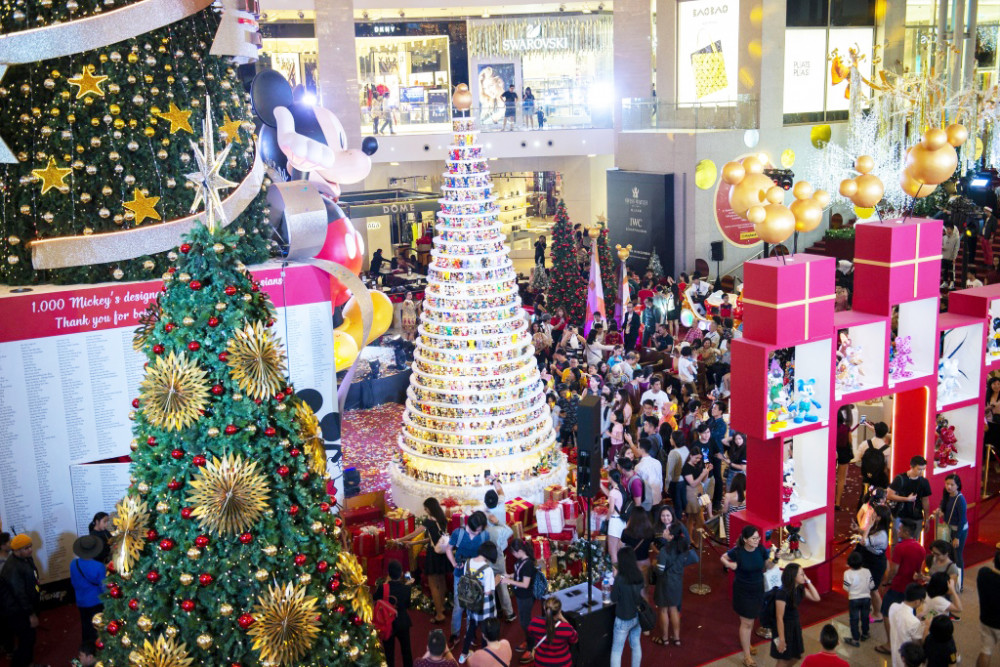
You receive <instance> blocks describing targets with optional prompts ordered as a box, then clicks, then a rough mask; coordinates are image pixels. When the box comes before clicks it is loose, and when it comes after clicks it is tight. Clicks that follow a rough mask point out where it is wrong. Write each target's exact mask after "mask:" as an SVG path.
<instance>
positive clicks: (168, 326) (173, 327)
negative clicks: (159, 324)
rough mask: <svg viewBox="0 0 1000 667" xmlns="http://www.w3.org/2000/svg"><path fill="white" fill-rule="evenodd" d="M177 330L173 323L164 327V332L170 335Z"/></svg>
mask: <svg viewBox="0 0 1000 667" xmlns="http://www.w3.org/2000/svg"><path fill="white" fill-rule="evenodd" d="M176 328H177V325H176V324H174V323H173V322H167V323H166V324H164V325H163V330H164V331H166V332H167V333H170V332H171V331H173V330H174V329H176Z"/></svg>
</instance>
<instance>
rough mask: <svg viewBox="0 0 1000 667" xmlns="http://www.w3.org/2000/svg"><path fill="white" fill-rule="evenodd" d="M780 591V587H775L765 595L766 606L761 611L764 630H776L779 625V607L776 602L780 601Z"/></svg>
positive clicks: (761, 623)
mask: <svg viewBox="0 0 1000 667" xmlns="http://www.w3.org/2000/svg"><path fill="white" fill-rule="evenodd" d="M780 590H781V587H780V586H775V587H774V588H772V589H771V590H769V591H767V592H766V593H764V604H763V606H761V609H760V625H761V627H763V628H768V629H769V630H774V629H775V626H777V625H778V606H777V604H776V602H777V600H778V591H780Z"/></svg>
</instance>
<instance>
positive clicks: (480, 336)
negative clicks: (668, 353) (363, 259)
mask: <svg viewBox="0 0 1000 667" xmlns="http://www.w3.org/2000/svg"><path fill="white" fill-rule="evenodd" d="M458 104H459V103H458V102H456V105H455V106H456V108H460V107H459V106H458ZM452 123H453V127H454V132H455V142H454V144H452V145H451V146H450V148H449V153H448V160H447V165H448V170H447V171H446V172H445V173H444V185H443V186H442V188H441V194H442V195H443V196H442V198H441V199H440V200H439V201H440V202H441V211H440V212H439V213H438V222H437V226H436V230H437V235H436V236H435V237H434V247H433V250H432V251H431V258H432V261H431V264H430V266H429V267H428V271H427V281H428V286H427V290H426V292H425V299H424V308H423V314H422V316H421V321H420V325H419V327H418V332H419V337H418V338H417V341H416V351H415V352H414V356H413V375H412V377H411V379H410V387H409V389H408V390H407V399H406V410H405V412H404V413H403V430H402V433H401V434H400V436H399V447H400V450H401V456H400V460H398V461H396V462H394V463H393V464H392V467H391V470H390V476H391V480H392V494H393V500H394V501H395V503H396V505H397V506H398V507H404V508H406V509H409V510H410V511H412V512H414V513H415V514H418V515H419V514H421V512H422V509H421V508H422V506H423V501H424V499H426V498H428V497H435V498H438V499H439V500H440V499H441V498H444V497H447V496H451V497H453V498H455V499H456V500H458V501H459V502H460V503H462V502H466V501H468V502H477V503H479V502H482V500H483V496H484V494H485V492H486V490H487V489H488V488H489V484H488V483H487V481H486V478H485V474H486V472H487V471H489V473H490V474H491V475H495V476H497V477H498V478H499V480H500V481H501V483H502V484H503V487H504V491H505V493H506V495H507V497H508V498H509V499H512V498H515V497H521V498H524V499H525V500H528V501H530V502H535V503H538V502H541V501H542V499H543V496H544V489H545V487H546V486H548V485H550V484H565V482H566V458H565V456H563V455H562V453H561V451H560V449H559V446H558V444H557V443H556V440H555V432H554V430H553V428H552V417H551V414H550V412H549V407H548V405H547V403H546V401H545V393H544V387H543V385H542V382H541V378H540V376H539V372H538V366H537V364H536V362H535V358H534V351H535V350H534V347H533V346H532V344H531V331H530V329H529V326H528V319H527V317H526V314H525V312H524V310H523V309H522V308H521V298H520V297H519V296H518V291H517V282H516V274H515V272H514V267H513V264H512V263H511V261H510V257H509V254H510V248H509V247H508V246H507V245H505V244H504V236H503V231H502V229H501V223H500V221H499V219H498V211H499V209H498V207H497V205H496V203H495V200H496V198H495V197H494V195H493V185H492V181H491V180H490V174H489V170H488V168H487V162H486V158H485V157H483V155H482V147H481V146H480V145H479V144H477V143H476V137H477V134H478V133H477V132H476V131H475V130H474V123H473V120H472V119H471V118H455V119H454V120H453V121H452Z"/></svg>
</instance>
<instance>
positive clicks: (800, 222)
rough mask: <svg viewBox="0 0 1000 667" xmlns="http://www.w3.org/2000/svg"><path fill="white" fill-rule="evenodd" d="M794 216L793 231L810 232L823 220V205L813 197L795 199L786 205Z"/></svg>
mask: <svg viewBox="0 0 1000 667" xmlns="http://www.w3.org/2000/svg"><path fill="white" fill-rule="evenodd" d="M788 210H790V211H791V212H792V215H794V216H795V231H797V232H811V231H812V230H814V229H816V228H817V227H819V223H820V222H822V221H823V207H822V206H821V205H820V203H819V202H817V201H816V200H815V199H813V198H811V197H809V198H806V199H796V200H795V201H793V202H792V203H791V205H790V206H789V207H788Z"/></svg>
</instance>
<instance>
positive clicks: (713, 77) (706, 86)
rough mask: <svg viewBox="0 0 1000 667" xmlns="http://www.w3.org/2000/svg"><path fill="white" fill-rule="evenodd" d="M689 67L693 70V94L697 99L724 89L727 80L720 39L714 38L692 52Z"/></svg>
mask: <svg viewBox="0 0 1000 667" xmlns="http://www.w3.org/2000/svg"><path fill="white" fill-rule="evenodd" d="M691 68H692V69H693V70H694V94H695V97H697V98H698V99H701V98H703V97H705V96H707V95H711V94H712V93H716V92H718V91H720V90H723V89H725V87H726V86H727V85H728V83H729V81H728V79H727V78H726V59H725V58H724V57H723V55H722V41H721V40H716V41H714V42H712V43H710V44H709V45H708V46H706V47H704V48H701V49H698V50H697V51H695V52H694V53H692V54H691Z"/></svg>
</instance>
